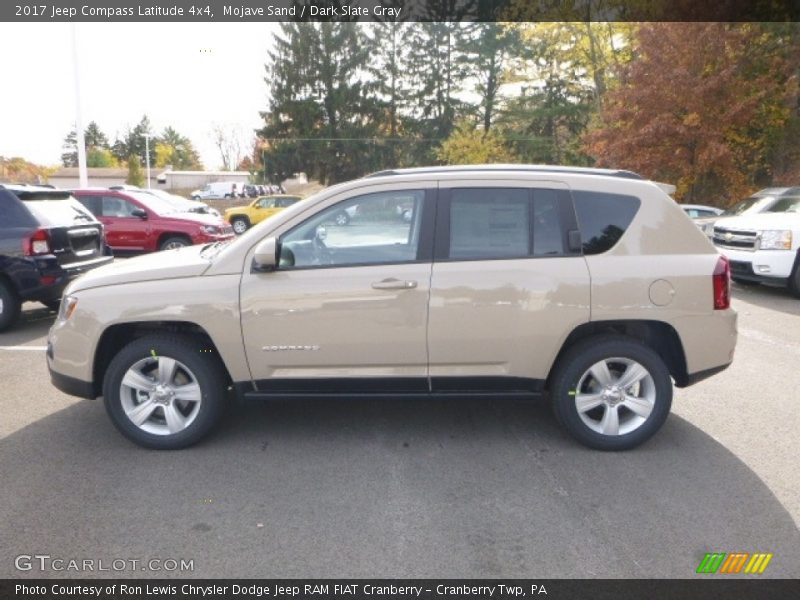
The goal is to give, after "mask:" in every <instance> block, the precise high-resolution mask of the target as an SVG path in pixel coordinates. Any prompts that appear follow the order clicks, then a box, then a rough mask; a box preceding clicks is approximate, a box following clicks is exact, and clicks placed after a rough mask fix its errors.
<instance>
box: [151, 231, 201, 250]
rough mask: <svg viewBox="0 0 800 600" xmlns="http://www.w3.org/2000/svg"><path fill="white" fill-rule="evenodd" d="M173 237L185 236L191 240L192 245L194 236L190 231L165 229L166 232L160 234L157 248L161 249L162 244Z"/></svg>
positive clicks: (184, 237)
mask: <svg viewBox="0 0 800 600" xmlns="http://www.w3.org/2000/svg"><path fill="white" fill-rule="evenodd" d="M171 237H179V238H183V239H185V240H187V241H188V242H189V245H190V246H191V245H192V236H190V235H189V234H188V233H185V232H183V231H165V232H164V233H161V234H159V236H158V239H157V240H156V250H159V249H161V244H163V243H164V241H165V240H167V239H169V238H171Z"/></svg>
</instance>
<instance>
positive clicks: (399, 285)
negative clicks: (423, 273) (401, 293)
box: [372, 277, 417, 290]
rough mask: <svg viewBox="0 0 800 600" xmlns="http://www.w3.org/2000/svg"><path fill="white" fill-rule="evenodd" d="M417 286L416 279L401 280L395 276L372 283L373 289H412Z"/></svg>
mask: <svg viewBox="0 0 800 600" xmlns="http://www.w3.org/2000/svg"><path fill="white" fill-rule="evenodd" d="M415 287H417V282H416V281H401V280H400V279H395V278H394V277H390V278H389V279H384V280H383V281H375V282H374V283H373V284H372V289H373V290H411V289H414V288H415Z"/></svg>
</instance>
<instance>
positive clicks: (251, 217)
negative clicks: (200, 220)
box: [225, 196, 302, 235]
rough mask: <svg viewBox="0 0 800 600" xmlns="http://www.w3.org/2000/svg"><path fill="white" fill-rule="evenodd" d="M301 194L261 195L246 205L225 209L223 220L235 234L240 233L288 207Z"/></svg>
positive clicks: (298, 198)
mask: <svg viewBox="0 0 800 600" xmlns="http://www.w3.org/2000/svg"><path fill="white" fill-rule="evenodd" d="M299 200H302V196H262V197H261V198H256V199H255V200H253V202H251V203H250V204H248V205H247V206H234V207H232V208H228V209H226V210H225V220H226V221H227V222H228V223H230V224H231V226H232V227H233V230H234V231H235V232H236V233H237V234H240V235H241V234H242V233H244V232H245V231H247V230H248V229H250V227H252V226H253V225H255V224H256V223H260V222H261V221H263V220H264V219H266V218H267V217H271V216H272V215H274V214H275V213H278V212H280V211H282V210H283V209H284V208H288V207H289V206H291V205H292V204H294V203H295V202H297V201H299Z"/></svg>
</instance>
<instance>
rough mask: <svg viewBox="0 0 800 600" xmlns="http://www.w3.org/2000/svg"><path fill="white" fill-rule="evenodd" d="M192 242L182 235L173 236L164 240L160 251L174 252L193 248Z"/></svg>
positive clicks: (160, 245) (159, 247)
mask: <svg viewBox="0 0 800 600" xmlns="http://www.w3.org/2000/svg"><path fill="white" fill-rule="evenodd" d="M191 245H192V242H191V240H189V239H187V238H185V237H183V236H182V235H173V236H170V237H168V238H166V239H164V240H162V242H161V244H159V246H158V249H159V250H174V249H175V248H183V247H185V246H191Z"/></svg>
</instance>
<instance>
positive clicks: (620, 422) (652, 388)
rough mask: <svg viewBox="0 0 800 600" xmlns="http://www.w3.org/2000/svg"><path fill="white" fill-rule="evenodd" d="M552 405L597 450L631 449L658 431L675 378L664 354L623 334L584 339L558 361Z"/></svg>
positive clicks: (572, 431)
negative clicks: (670, 371) (665, 360)
mask: <svg viewBox="0 0 800 600" xmlns="http://www.w3.org/2000/svg"><path fill="white" fill-rule="evenodd" d="M550 391H551V398H552V402H553V409H554V411H555V414H556V417H557V419H558V421H559V422H560V423H561V424H562V425H563V426H564V428H565V429H566V430H567V432H568V433H569V434H570V435H572V436H573V437H574V438H575V439H577V440H578V441H579V442H581V443H582V444H584V445H586V446H589V447H590V448H596V449H598V450H629V449H631V448H635V447H636V446H638V445H639V444H642V443H643V442H645V441H646V440H648V439H649V438H650V437H651V436H652V435H653V434H655V433H656V432H657V431H658V430H659V429H660V428H661V426H662V425H663V424H664V421H665V420H666V418H667V415H668V414H669V411H670V407H671V405H672V380H671V378H670V374H669V370H668V369H667V367H666V365H665V364H664V361H663V360H662V359H661V357H660V356H659V355H658V354H657V353H656V352H654V351H653V350H652V349H651V348H649V347H648V346H645V345H644V344H641V343H640V342H637V341H635V340H632V339H630V338H625V337H622V336H602V337H595V338H590V339H587V340H585V341H584V342H580V343H578V344H577V345H576V346H574V347H573V348H571V349H570V350H569V351H567V353H566V354H565V355H564V357H563V358H562V359H561V360H560V361H559V364H558V367H557V371H556V373H555V375H554V377H553V380H552V384H551V390H550Z"/></svg>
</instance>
